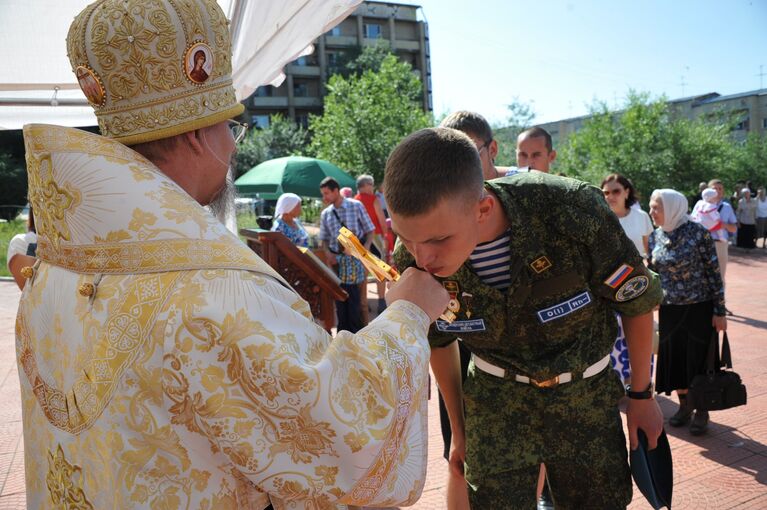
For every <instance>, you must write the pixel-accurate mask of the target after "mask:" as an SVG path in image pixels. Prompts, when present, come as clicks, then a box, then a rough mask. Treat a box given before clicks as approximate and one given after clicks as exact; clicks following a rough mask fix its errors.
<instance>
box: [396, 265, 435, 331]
mask: <svg viewBox="0 0 767 510" xmlns="http://www.w3.org/2000/svg"><path fill="white" fill-rule="evenodd" d="M398 299H404V300H405V301H410V302H411V303H413V304H414V305H416V306H418V307H419V308H420V309H421V310H423V311H424V312H426V315H428V316H429V319H431V321H432V322H433V321H435V320H436V319H437V317H439V316H440V315H441V314H442V312H444V311H445V308H447V303H448V301H449V300H450V295H449V294H448V293H447V291H446V290H445V288H444V287H443V286H442V285H441V284H440V283H439V282H438V281H437V280H435V279H434V277H433V276H431V275H430V274H429V273H427V272H425V271H421V270H420V269H416V268H414V267H409V268H407V269H406V270H405V272H404V273H402V275H401V276H400V279H399V281H397V283H395V284H393V285H392V286H391V287H390V288H389V290H388V291H387V292H386V304H387V305H391V304H392V303H394V302H395V301H397V300H398Z"/></svg>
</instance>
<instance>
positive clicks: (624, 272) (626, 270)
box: [603, 264, 634, 289]
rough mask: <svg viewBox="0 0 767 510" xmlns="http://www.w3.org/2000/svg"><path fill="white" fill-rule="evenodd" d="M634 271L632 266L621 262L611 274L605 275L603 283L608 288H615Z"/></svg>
mask: <svg viewBox="0 0 767 510" xmlns="http://www.w3.org/2000/svg"><path fill="white" fill-rule="evenodd" d="M633 271H634V268H633V267H631V266H629V265H628V264H623V265H622V266H621V267H619V268H618V269H616V270H615V272H614V273H613V274H611V275H610V276H608V277H607V279H606V280H605V281H604V282H603V283H604V284H605V285H607V286H608V287H610V288H613V289H614V288H616V287H617V286H618V285H620V284H621V283H623V282H624V281H625V280H626V278H628V276H629V275H630V274H631V273H632V272H633Z"/></svg>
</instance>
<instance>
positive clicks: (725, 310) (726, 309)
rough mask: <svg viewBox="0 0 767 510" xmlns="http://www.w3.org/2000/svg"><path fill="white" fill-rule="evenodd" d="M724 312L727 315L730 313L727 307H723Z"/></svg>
mask: <svg viewBox="0 0 767 510" xmlns="http://www.w3.org/2000/svg"><path fill="white" fill-rule="evenodd" d="M724 313H726V314H727V315H732V312H731V311H730V309H729V308H727V307H724Z"/></svg>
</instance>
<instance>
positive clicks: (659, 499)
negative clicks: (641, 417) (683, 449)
mask: <svg viewBox="0 0 767 510" xmlns="http://www.w3.org/2000/svg"><path fill="white" fill-rule="evenodd" d="M637 432H638V435H639V446H638V447H637V449H636V450H631V451H630V452H629V462H630V463H631V476H632V477H633V478H634V482H635V483H636V485H637V487H638V488H639V490H640V491H641V493H642V494H643V495H644V497H645V499H647V501H648V502H649V503H650V505H652V507H653V508H654V509H655V510H659V509H660V508H663V507H668V509H669V510H671V494H672V492H673V489H674V466H673V461H672V459H671V447H670V446H669V444H668V437H666V431H665V430H664V431H662V432H661V434H660V436H659V437H658V446H657V448H655V449H653V450H649V449H648V448H647V435H646V434H645V433H644V431H643V430H642V429H639V430H638V431H637Z"/></svg>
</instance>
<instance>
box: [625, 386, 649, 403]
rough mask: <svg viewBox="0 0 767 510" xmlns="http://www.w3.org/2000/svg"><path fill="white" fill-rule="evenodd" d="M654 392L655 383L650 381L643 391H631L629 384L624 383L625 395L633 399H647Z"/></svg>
mask: <svg viewBox="0 0 767 510" xmlns="http://www.w3.org/2000/svg"><path fill="white" fill-rule="evenodd" d="M653 393H655V385H654V384H653V383H650V386H649V387H648V388H647V389H646V390H644V391H631V385H630V384H628V385H626V396H627V397H628V398H632V399H634V400H649V399H651V398H652V397H653Z"/></svg>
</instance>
